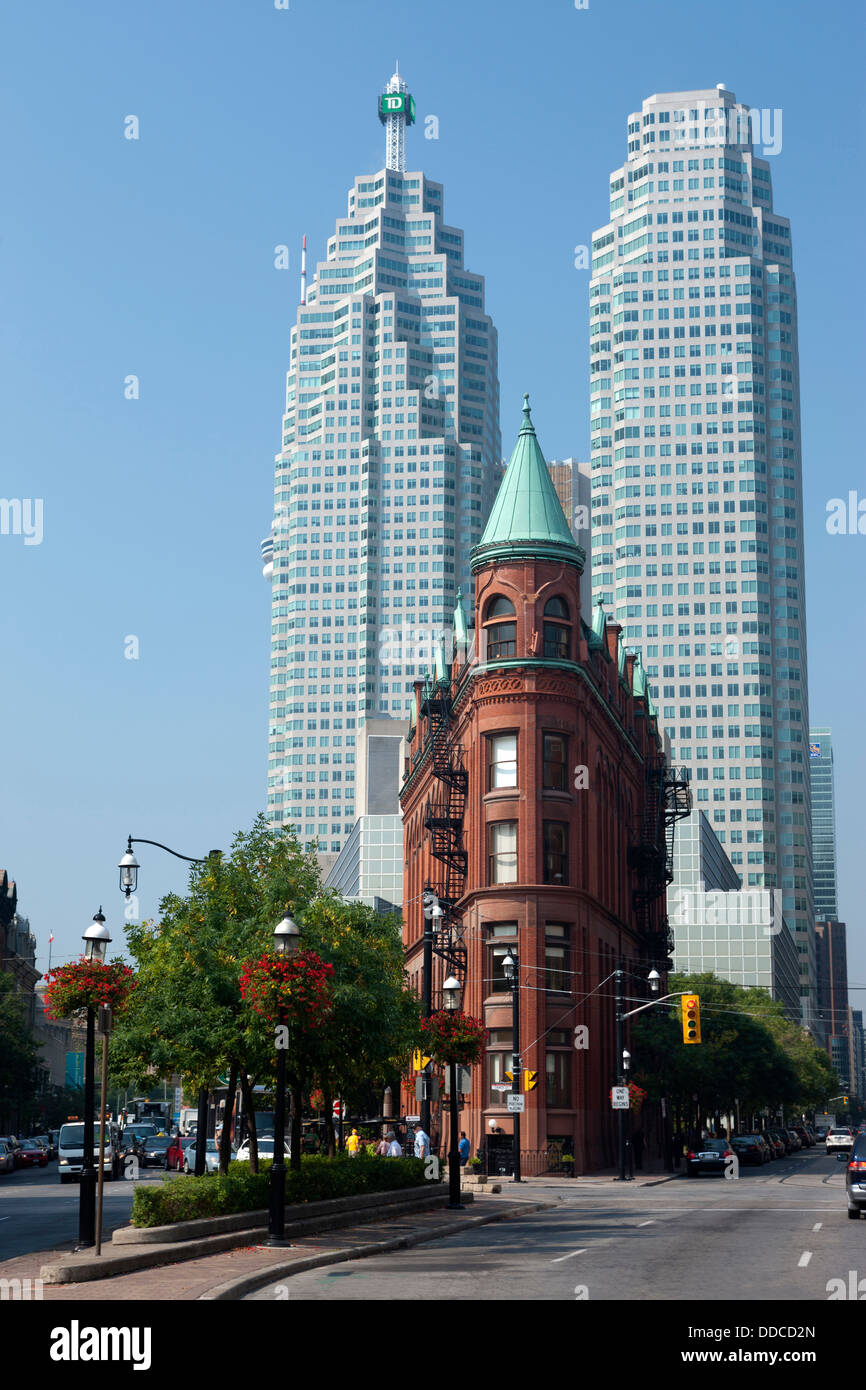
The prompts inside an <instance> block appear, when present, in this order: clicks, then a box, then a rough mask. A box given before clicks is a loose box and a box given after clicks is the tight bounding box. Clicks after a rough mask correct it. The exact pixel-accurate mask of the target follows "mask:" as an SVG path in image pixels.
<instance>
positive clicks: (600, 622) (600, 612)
mask: <svg viewBox="0 0 866 1390" xmlns="http://www.w3.org/2000/svg"><path fill="white" fill-rule="evenodd" d="M592 630H593V632H594V633H595V635H596V637H603V636H604V605H603V603H602V601H601V599H599V601H598V603H597V604H596V605H595V609H594V610H593V614H592Z"/></svg>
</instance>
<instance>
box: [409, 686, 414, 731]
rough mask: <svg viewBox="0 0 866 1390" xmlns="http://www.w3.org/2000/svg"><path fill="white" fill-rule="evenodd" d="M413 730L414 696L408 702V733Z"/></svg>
mask: <svg viewBox="0 0 866 1390" xmlns="http://www.w3.org/2000/svg"><path fill="white" fill-rule="evenodd" d="M414 728H415V696H414V694H413V696H412V699H411V701H410V702H409V733H410V734H411V732H412V730H413V729H414Z"/></svg>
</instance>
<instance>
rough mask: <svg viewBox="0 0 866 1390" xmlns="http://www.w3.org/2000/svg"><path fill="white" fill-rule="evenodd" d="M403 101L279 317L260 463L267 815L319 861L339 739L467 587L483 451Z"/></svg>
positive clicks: (474, 397) (347, 761)
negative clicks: (285, 353)
mask: <svg viewBox="0 0 866 1390" xmlns="http://www.w3.org/2000/svg"><path fill="white" fill-rule="evenodd" d="M414 110H415V108H414V102H413V101H412V98H411V96H410V94H409V92H408V91H407V89H406V84H405V82H404V81H403V79H402V78H401V77H400V76H399V74H397V73H395V74H394V77H393V78H392V79H391V81H390V82H389V83H388V87H387V89H386V91H385V92H383V93H382V95H381V97H380V100H379V114H380V117H381V119H382V121H383V124H384V125H385V127H386V165H385V167H384V168H383V169H380V170H379V172H378V173H374V174H370V175H364V176H361V177H359V178H357V179H356V180H355V183H354V186H353V188H352V190H351V191H350V193H349V198H348V208H347V211H346V214H345V216H342V217H339V218H338V219H337V223H336V228H335V231H334V235H333V236H332V237H331V238H330V239H329V241H328V244H327V252H326V258H325V260H323V261H320V262H319V263H318V265H317V267H316V271H315V275H314V277H313V278H312V281H311V283H310V284H309V288H307V287H306V276H305V275H304V277H303V280H302V296H301V297H302V303H301V305H300V307H299V309H298V315H297V322H296V323H295V326H294V327H293V329H292V332H291V339H290V350H289V369H288V373H287V378H286V400H285V414H284V416H283V431H282V449H281V451H280V452H279V454H278V455H277V457H276V478H275V495H274V522H273V530H272V536H271V537H270V538H268V540H272V542H273V548H272V550H271V547H270V545H269V544H268V541H266V542H265V546H264V547H263V556H262V558H263V562H264V564H265V573H266V575H267V573H268V567H269V566H270V565H272V566H273V568H272V571H271V584H272V642H271V704H270V747H269V771H268V816H269V819H270V820H271V822H272V823H274V824H276V825H282V824H292V825H294V826H295V827H296V829H297V831H298V832H299V834H300V836H301V838H302V840H304V841H305V842H307V841H310V840H313V839H316V840H318V843H319V848H320V851H323V852H324V859H323V862H324V863H325V865H326V867H328V866H329V860H330V862H333V861H332V856H333V855H335V854H336V853H337V852H338V851H339V849H340V848H341V846H342V844H343V842H344V839H345V837H346V836H347V835H348V834H349V833H350V831H351V829H352V826H353V824H354V822H355V819H356V814H357V813H356V806H355V788H354V784H355V739H356V736H357V733H358V730H359V729H360V728H361V726H362V725H363V723H364V721H365V719H366V718H370V717H373V716H377V717H379V716H385V717H388V718H392V719H394V720H397V721H400V720H402V719H403V718H404V717H405V714H406V711H407V708H408V704H409V700H410V697H411V693H412V680H413V678H414V677H417V676H418V675H419V674H420V673H421V672H423V671H426V670H427V669H428V668H429V665H430V658H431V654H432V646H433V641H434V638H435V636H436V635H437V634H438V633H440V632H441V631H443V630H448V629H450V619H451V613H452V610H453V608H454V603H455V598H456V593H457V589H458V588H459V587H460V586H461V585H462V587H463V592H464V594H465V595H466V596H467V598H469V597H470V596H471V592H472V580H471V575H470V570H469V552H470V550H471V548H472V546H473V545H474V544H476V543H477V541H478V540H479V539H480V536H481V531H482V527H483V524H484V521H485V519H486V516H487V513H488V511H489V509H490V506H491V504H492V499H493V491H494V487H495V483H494V466H495V465H496V463H497V462H498V460H499V456H500V437H499V385H498V376H497V339H496V330H495V328H494V326H493V324H492V322H491V320H490V318H489V317H488V315H487V314H486V313H485V312H484V281H483V279H482V277H481V276H479V275H476V274H474V273H473V272H471V271H469V270H467V269H466V268H465V266H464V262H463V233H462V231H460V230H459V228H457V227H453V226H450V225H448V224H447V223H446V222H445V219H444V207H443V196H442V186H441V184H437V183H433V182H431V181H430V180H429V179H427V178H425V177H424V175H423V174H421V173H407V172H406V169H405V158H404V148H405V139H406V126H407V125H410V124H412V122H413V121H414Z"/></svg>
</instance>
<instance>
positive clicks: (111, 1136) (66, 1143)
mask: <svg viewBox="0 0 866 1390" xmlns="http://www.w3.org/2000/svg"><path fill="white" fill-rule="evenodd" d="M57 1158H58V1167H59V1169H60V1181H61V1182H72V1181H73V1179H74V1178H80V1177H81V1169H82V1167H83V1165H84V1121H83V1120H78V1121H76V1122H75V1123H74V1124H65V1125H61V1126H60V1138H59V1140H58V1145H57ZM93 1163H94V1167H95V1168H96V1170H97V1172H98V1171H99V1121H98V1120H94V1122H93ZM102 1169H103V1174H104V1176H105V1178H106V1180H108V1179H111V1178H116V1177H119V1176H120V1172H121V1157H120V1130H119V1129H118V1127H117V1125H116V1124H115V1123H114V1121H113V1120H111V1121H109V1122H108V1123H107V1124H106V1126H105V1155H104V1158H103V1162H102Z"/></svg>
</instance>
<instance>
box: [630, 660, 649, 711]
mask: <svg viewBox="0 0 866 1390" xmlns="http://www.w3.org/2000/svg"><path fill="white" fill-rule="evenodd" d="M646 693H647V684H646V671H645V670H644V668H643V662H642V661H641V659H640V652H637V653H636V655H635V659H634V671H633V673H632V694H633V695H634V697H635V699H636V700H640V699H642V698H643V697H644V696H645V695H646Z"/></svg>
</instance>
